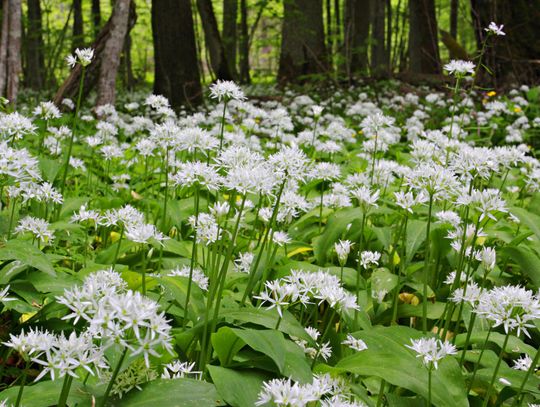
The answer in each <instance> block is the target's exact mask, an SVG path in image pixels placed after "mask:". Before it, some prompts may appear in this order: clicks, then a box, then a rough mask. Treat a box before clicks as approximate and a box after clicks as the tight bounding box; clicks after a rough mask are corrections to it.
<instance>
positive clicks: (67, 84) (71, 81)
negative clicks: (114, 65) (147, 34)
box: [53, 0, 161, 106]
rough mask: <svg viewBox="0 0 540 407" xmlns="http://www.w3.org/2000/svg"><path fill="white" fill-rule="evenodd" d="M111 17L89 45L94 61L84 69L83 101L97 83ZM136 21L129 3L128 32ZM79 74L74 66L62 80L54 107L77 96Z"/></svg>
mask: <svg viewBox="0 0 540 407" xmlns="http://www.w3.org/2000/svg"><path fill="white" fill-rule="evenodd" d="M160 1H161V0H160ZM113 17H114V15H112V16H111V17H110V18H109V20H108V21H107V23H106V24H105V25H104V26H103V28H102V29H101V30H100V32H99V34H98V36H97V37H96V39H95V41H94V43H93V44H92V45H91V47H92V49H93V50H94V59H93V60H92V63H91V64H90V65H88V66H87V67H86V70H85V75H84V83H83V93H82V95H83V99H84V97H86V96H87V95H88V93H89V92H90V91H91V90H92V89H93V88H94V87H95V85H96V83H97V82H98V78H99V75H100V71H101V69H100V68H101V65H102V60H103V54H104V50H105V46H106V44H107V42H108V39H109V38H110V36H111V31H112V30H111V28H112V18H113ZM136 21H137V13H136V11H135V3H134V2H131V3H130V7H129V20H128V30H130V29H131V28H132V27H133V26H134V25H135V22H136ZM81 73H82V69H81V66H80V65H76V66H75V68H73V69H72V70H71V73H70V74H69V76H68V77H67V78H66V79H65V80H64V83H63V84H62V85H61V86H60V88H59V89H58V91H57V92H56V94H55V96H54V98H53V102H54V103H55V104H56V105H58V106H60V104H61V102H62V100H63V99H65V98H70V99H74V98H76V97H77V94H78V92H79V83H80V79H81Z"/></svg>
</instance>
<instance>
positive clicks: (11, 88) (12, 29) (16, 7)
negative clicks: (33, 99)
mask: <svg viewBox="0 0 540 407" xmlns="http://www.w3.org/2000/svg"><path fill="white" fill-rule="evenodd" d="M21 13H22V5H21V0H9V31H8V51H7V85H6V96H7V98H8V100H9V101H10V102H11V103H12V104H13V105H15V104H16V103H17V95H18V93H19V76H20V74H21V72H22V64H21V37H22V24H21Z"/></svg>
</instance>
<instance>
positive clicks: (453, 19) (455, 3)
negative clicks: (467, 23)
mask: <svg viewBox="0 0 540 407" xmlns="http://www.w3.org/2000/svg"><path fill="white" fill-rule="evenodd" d="M458 11H459V0H450V35H451V36H452V37H453V38H454V39H455V40H456V41H457V29H458Z"/></svg>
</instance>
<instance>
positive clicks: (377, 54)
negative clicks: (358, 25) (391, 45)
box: [371, 0, 388, 76]
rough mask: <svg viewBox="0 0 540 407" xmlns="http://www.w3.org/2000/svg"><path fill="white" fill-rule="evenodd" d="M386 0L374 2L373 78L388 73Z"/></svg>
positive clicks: (375, 0)
mask: <svg viewBox="0 0 540 407" xmlns="http://www.w3.org/2000/svg"><path fill="white" fill-rule="evenodd" d="M385 9H386V1H385V0H373V10H372V13H373V14H372V16H373V23H372V24H373V29H372V33H371V37H372V41H371V44H372V45H371V71H372V74H373V76H380V75H384V74H385V72H386V71H387V67H388V63H387V61H386V49H385V45H386V42H385V24H384V23H385V12H386V10H385Z"/></svg>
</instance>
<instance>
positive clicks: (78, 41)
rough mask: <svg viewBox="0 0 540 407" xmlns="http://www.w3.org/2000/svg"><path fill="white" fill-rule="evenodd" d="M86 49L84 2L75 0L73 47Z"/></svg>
mask: <svg viewBox="0 0 540 407" xmlns="http://www.w3.org/2000/svg"><path fill="white" fill-rule="evenodd" d="M83 47H84V20H83V12H82V0H73V45H72V48H73V50H75V49H76V48H83Z"/></svg>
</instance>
